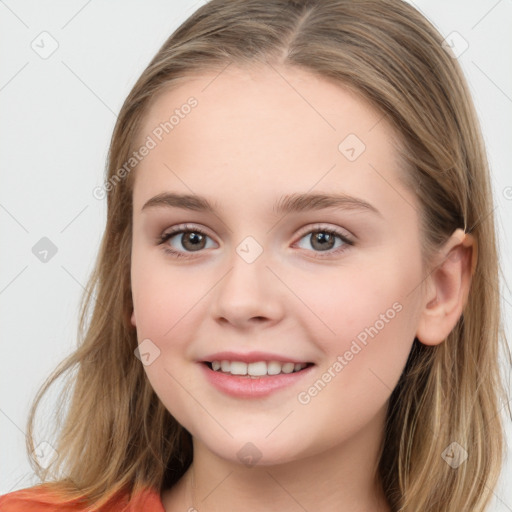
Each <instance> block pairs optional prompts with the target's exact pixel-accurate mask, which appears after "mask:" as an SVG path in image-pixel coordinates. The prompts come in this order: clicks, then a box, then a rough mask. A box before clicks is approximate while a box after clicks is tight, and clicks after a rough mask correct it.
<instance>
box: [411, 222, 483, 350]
mask: <svg viewBox="0 0 512 512" xmlns="http://www.w3.org/2000/svg"><path fill="white" fill-rule="evenodd" d="M476 259H477V246H476V241H475V239H474V237H473V236H472V235H470V234H468V233H464V231H463V230H462V229H457V230H456V231H455V232H454V233H453V234H452V236H451V237H450V238H449V240H448V241H447V242H446V243H445V245H444V246H443V248H442V249H441V251H440V253H439V263H438V264H437V265H436V267H435V268H434V270H433V272H432V273H431V274H430V276H429V277H428V280H429V282H428V286H427V287H426V289H427V290H428V291H427V292H426V293H425V295H424V306H423V310H422V312H421V316H420V318H419V322H418V328H417V331H416V337H417V338H418V339H419V341H420V342H421V343H423V344H424V345H438V344H440V343H442V342H443V341H444V340H445V339H446V337H447V336H448V335H449V334H450V332H451V331H452V330H453V328H454V327H455V325H456V324H457V322H458V320H459V318H460V316H461V315H462V312H463V310H464V306H465V305H466V302H467V299H468V296H469V289H470V285H471V278H472V276H473V274H474V272H475V268H476Z"/></svg>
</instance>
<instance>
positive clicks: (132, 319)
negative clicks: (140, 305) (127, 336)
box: [130, 310, 137, 327]
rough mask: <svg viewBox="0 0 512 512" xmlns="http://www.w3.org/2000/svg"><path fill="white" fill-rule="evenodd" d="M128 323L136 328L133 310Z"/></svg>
mask: <svg viewBox="0 0 512 512" xmlns="http://www.w3.org/2000/svg"><path fill="white" fill-rule="evenodd" d="M130 322H131V324H132V325H133V327H137V325H136V322H135V311H134V310H133V311H132V316H131V318H130Z"/></svg>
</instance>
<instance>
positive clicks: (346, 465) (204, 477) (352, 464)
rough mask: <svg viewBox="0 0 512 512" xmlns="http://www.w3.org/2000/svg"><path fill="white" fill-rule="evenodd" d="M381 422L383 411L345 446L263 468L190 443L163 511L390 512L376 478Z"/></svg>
mask: <svg viewBox="0 0 512 512" xmlns="http://www.w3.org/2000/svg"><path fill="white" fill-rule="evenodd" d="M384 421H385V409H384V410H383V411H381V413H379V417H378V421H377V418H376V421H374V422H372V423H370V424H369V425H367V428H366V429H364V430H361V431H359V432H357V433H356V434H355V435H354V436H353V437H351V438H350V439H348V440H347V441H346V442H345V443H342V444H340V445H337V446H333V447H332V448H331V449H330V450H328V451H325V452H322V453H316V454H315V455H312V456H308V457H304V458H301V459H298V460H293V461H290V462H287V463H284V464H275V465H267V466H261V465H260V466H259V465H255V466H245V465H243V464H240V463H237V462H233V461H231V460H227V459H224V458H221V457H219V456H217V455H216V454H215V453H213V452H211V451H210V450H209V449H208V448H207V447H206V446H205V445H204V444H202V443H201V442H199V441H198V440H197V439H195V438H194V441H193V442H194V461H193V463H192V464H191V466H190V467H189V468H188V470H187V472H186V473H185V474H184V475H183V477H182V478H181V479H180V480H179V482H178V483H177V484H176V485H175V486H174V487H173V488H171V489H169V490H166V491H164V492H163V493H162V503H163V505H164V508H165V510H166V512H171V511H172V510H191V511H193V510H194V511H201V512H220V511H222V512H231V511H238V510H245V511H248V512H251V511H260V510H268V511H279V512H285V511H288V510H289V511H292V510H293V511H295V510H300V509H303V510H322V512H331V511H332V512H334V511H336V512H339V511H340V510H341V511H343V512H368V511H372V512H389V511H390V510H391V509H390V508H389V505H388V504H387V502H386V499H385V497H384V493H383V491H382V487H381V485H380V481H379V478H378V476H377V465H378V459H379V456H380V448H381V442H382V432H383V429H384Z"/></svg>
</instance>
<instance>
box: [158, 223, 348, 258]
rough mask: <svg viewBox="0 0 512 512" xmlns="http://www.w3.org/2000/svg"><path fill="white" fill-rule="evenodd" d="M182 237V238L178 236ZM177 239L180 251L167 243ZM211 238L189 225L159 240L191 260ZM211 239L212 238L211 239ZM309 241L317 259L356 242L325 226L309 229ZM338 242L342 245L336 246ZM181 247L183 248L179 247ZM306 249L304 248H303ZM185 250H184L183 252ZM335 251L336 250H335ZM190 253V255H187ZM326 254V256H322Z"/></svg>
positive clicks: (167, 249)
mask: <svg viewBox="0 0 512 512" xmlns="http://www.w3.org/2000/svg"><path fill="white" fill-rule="evenodd" d="M178 235H180V236H178ZM173 238H176V240H177V242H175V243H177V245H178V250H176V249H175V248H172V244H168V243H167V242H169V241H172V239H173ZM208 238H210V236H209V235H208V234H207V233H206V232H205V231H204V230H203V229H201V228H200V227H198V226H193V225H189V224H184V225H180V226H176V228H175V229H173V230H171V231H169V232H167V233H164V234H163V235H162V236H161V237H160V238H159V239H158V243H159V245H162V246H163V250H164V251H165V252H166V253H167V254H170V255H171V256H173V257H176V258H190V257H193V255H192V254H191V253H194V252H200V251H201V250H202V249H207V248H208V247H207V239H208ZM210 239H211V238H210ZM303 239H305V240H308V241H309V244H310V246H311V247H312V249H308V248H307V247H306V249H308V250H312V252H314V253H317V254H315V255H314V257H315V258H325V257H328V256H332V255H335V254H339V253H341V252H344V251H346V250H348V247H349V246H352V245H354V242H353V241H352V240H351V239H350V238H348V236H347V235H346V234H345V233H342V232H341V231H339V230H337V229H334V228H330V227H325V226H314V229H311V228H309V230H308V231H304V232H303V234H302V236H301V238H300V240H303ZM336 240H339V241H340V243H338V245H337V246H336ZM179 246H181V248H180V247H179ZM210 248H211V247H210ZM302 248H304V247H302ZM182 249H184V250H182ZM333 249H334V250H333ZM187 253H189V254H187ZM321 253H326V254H321Z"/></svg>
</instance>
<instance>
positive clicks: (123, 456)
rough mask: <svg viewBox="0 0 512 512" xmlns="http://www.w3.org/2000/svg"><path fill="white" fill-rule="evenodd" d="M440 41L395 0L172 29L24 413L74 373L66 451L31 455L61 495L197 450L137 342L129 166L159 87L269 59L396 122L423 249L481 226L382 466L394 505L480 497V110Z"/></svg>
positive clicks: (340, 2) (157, 478) (495, 328)
mask: <svg viewBox="0 0 512 512" xmlns="http://www.w3.org/2000/svg"><path fill="white" fill-rule="evenodd" d="M442 42H443V38H442V36H441V35H440V34H439V33H438V32H437V30H436V29H435V28H434V27H433V26H432V24H431V23H430V22H429V21H427V20H426V19H425V18H424V17H423V16H422V15H420V14H419V13H418V12H417V11H416V10H415V9H414V8H413V7H411V6H410V5H409V4H407V3H405V2H403V1H401V0H212V1H210V2H209V3H207V4H206V5H204V6H202V7H201V8H200V9H198V10H197V11H196V12H195V13H194V14H192V15H191V16H190V17H189V18H188V19H187V20H186V21H185V22H184V23H183V24H182V25H181V26H180V27H179V28H178V29H177V30H176V31H175V32H174V33H173V34H172V35H171V36H170V37H169V39H168V40H167V41H166V42H165V43H164V45H163V46H162V47H161V49H160V50H159V51H158V53H157V54H156V56H155V57H154V58H153V60H152V61H151V62H150V64H149V65H148V67H147V68H146V69H145V71H144V72H143V73H142V75H141V77H140V78H139V79H138V81H137V82H136V84H135V85H134V87H133V89H132V91H131V92H130V94H129V95H128V97H127V99H126V101H125V102H124V105H123V107H122V109H121V111H120V113H119V117H118V120H117V124H116V126H115V129H114V133H113V136H112V140H111V146H110V152H109V158H108V169H107V175H106V184H107V185H108V186H106V187H105V192H106V196H107V202H108V215H107V223H106V228H105V232H104V235H103V239H102V244H101V248H100V251H99V255H98V259H97V262H96V266H95V269H94V271H93V273H92V275H91V277H90V280H89V283H88V286H87V290H86V293H84V296H83V302H82V304H81V317H80V324H79V331H78V335H79V346H78V348H77V350H76V351H75V352H74V353H73V354H72V355H71V356H69V357H68V358H67V359H66V360H64V361H63V363H62V364H61V365H60V366H59V367H58V368H57V369H56V371H55V372H54V373H53V374H52V375H51V376H50V377H49V378H48V380H47V381H46V382H45V384H44V385H43V387H42V388H41V389H40V391H39V392H38V394H37V396H36V398H35V401H34V403H33V405H32V408H31V412H30V417H29V420H28V428H27V432H28V435H27V449H28V450H29V452H30V453H31V452H32V450H33V449H34V442H33V438H32V435H33V428H34V418H35V413H36V409H37V407H38V404H39V402H40V400H41V398H42V396H43V395H44V394H45V393H46V392H47V390H48V388H49V387H50V386H51V385H52V384H53V383H54V382H55V381H56V380H57V379H58V378H60V377H61V376H64V375H67V376H68V379H69V393H70V395H71V398H70V401H69V403H68V402H66V404H67V405H68V410H67V411H66V414H65V421H64V422H63V425H62V429H61V431H60V432H59V435H58V442H57V444H56V449H57V452H58V454H59V457H58V459H57V461H56V462H55V463H54V464H53V465H52V466H50V467H49V468H48V469H47V470H44V469H43V468H38V467H35V468H34V469H35V470H36V471H37V472H38V475H39V476H40V478H41V479H42V480H43V481H47V482H49V483H48V489H52V490H54V491H55V493H56V496H60V497H61V498H62V499H64V498H66V499H71V498H73V497H79V496H83V497H86V498H87V501H88V503H89V505H91V504H92V505H95V506H100V505H101V504H103V503H105V502H107V501H108V500H109V499H111V498H112V497H113V496H114V495H115V494H116V493H118V491H129V493H130V492H131V493H132V495H134V494H136V493H137V492H139V491H140V490H142V489H143V488H146V487H154V488H156V489H162V488H163V487H164V486H165V487H167V486H170V485H172V484H174V483H175V482H176V481H177V480H178V479H179V478H180V477H181V476H182V475H183V474H184V472H185V471H186V469H187V467H188V466H189V465H190V463H191V460H192V450H191V438H190V434H189V433H188V432H187V431H186V430H185V429H184V428H183V427H181V425H179V424H178V423H177V421H176V420H175V419H174V418H173V417H172V416H171V414H170V413H169V412H168V411H167V410H166V409H165V407H164V406H163V404H162V403H161V402H160V401H159V399H158V398H157V396H156V395H155V393H154V392H153V390H152V388H151V386H150V384H149V381H148V379H147V378H146V375H145V372H144V369H143V366H142V365H141V364H140V361H139V360H138V359H137V358H136V357H135V356H134V350H135V348H136V347H137V336H136V331H135V329H134V328H133V327H132V326H131V324H130V315H131V312H132V308H133V304H132V297H131V284H130V261H131V260H130V258H131V242H132V193H133V176H134V173H135V172H136V169H134V170H133V171H131V172H128V173H127V177H126V176H125V174H126V173H120V169H121V168H122V167H123V166H124V165H125V163H126V162H127V161H128V160H129V158H130V156H131V154H132V152H133V151H134V149H135V141H136V140H137V139H138V138H139V137H140V136H141V134H140V128H141V123H142V120H143V119H144V116H145V114H146V113H147V111H148V108H149V106H150V104H151V102H152V101H154V99H155V98H156V97H157V95H158V94H161V93H163V92H164V91H168V90H170V89H171V88H172V86H173V84H176V83H180V82H182V81H183V80H186V79H187V76H192V75H193V74H201V73H202V72H204V71H206V70H219V72H220V71H221V70H222V69H223V68H224V67H226V66H227V65H235V66H249V67H250V66H254V65H256V64H264V65H265V64H272V63H276V64H284V65H286V66H291V67H297V68H301V69H303V70H305V71H308V72H311V73H314V74H316V75H318V76H320V77H323V78H325V79H329V80H332V81H335V82H336V83H339V84H340V85H342V86H344V87H348V88H350V89H351V90H353V91H355V92H357V93H358V94H361V95H363V96H364V97H365V98H366V99H367V100H368V101H370V102H371V104H372V105H374V107H375V108H376V109H378V110H379V111H380V112H381V113H382V115H385V116H386V118H387V120H388V121H389V122H391V123H392V125H393V126H394V127H395V128H396V129H397V131H398V133H399V134H401V136H402V139H403V150H402V151H401V157H402V159H403V162H404V163H405V165H406V166H407V168H408V174H407V179H408V184H409V186H410V187H411V189H412V190H414V191H415V193H416V195H417V197H418V200H419V202H420V204H421V221H422V225H421V228H422V235H423V249H424V250H423V255H424V257H425V261H426V262H428V261H429V258H430V256H431V255H432V254H433V252H434V251H435V250H436V249H437V248H439V247H440V245H441V244H442V243H443V242H444V241H445V240H446V239H447V237H448V236H449V235H450V234H451V233H452V232H453V231H454V230H455V229H456V228H463V229H465V231H466V232H468V233H471V234H472V235H473V237H474V238H475V241H476V244H477V246H478V263H477V267H476V270H475V274H474V276H473V281H472V284H471V288H470V293H469V298H468V301H467V303H466V305H465V308H464V311H463V314H462V316H461V318H460V320H459V322H458V323H457V325H456V327H455V328H454V329H453V331H452V332H451V333H450V335H449V336H448V337H447V339H446V340H445V341H444V342H443V343H441V344H440V345H438V346H434V347H427V346H425V345H422V344H421V343H420V342H419V341H418V340H415V341H414V344H413V347H412V350H411V353H410V357H409V360H408V362H407V365H406V368H405V370H404V372H403V374H402V376H401V378H400V381H399V383H398V385H397V387H396V389H395V390H394V391H393V393H392V395H391V397H390V401H389V411H388V419H387V424H386V432H385V442H384V443H383V447H382V456H381V459H380V464H379V468H378V470H379V475H380V478H381V480H382V482H383V485H384V490H385V493H386V496H387V499H388V501H389V503H390V505H391V508H392V510H394V511H403V512H405V511H407V512H409V511H410V512H417V511H419V510H421V511H422V512H440V511H457V512H458V511H460V510H467V511H469V510H471V511H473V512H477V511H483V510H485V508H486V506H487V504H488V503H489V501H490V498H491V496H492V489H493V488H494V487H495V485H496V482H497V479H498V476H499V472H500V469H501V463H502V457H503V446H504V439H503V428H502V424H501V420H500V416H499V411H500V409H501V405H500V400H501V399H502V398H503V397H504V396H505V391H504V388H503V384H502V378H501V376H500V371H499V364H498V358H499V340H500V339H502V340H504V341H505V336H504V332H503V328H502V324H501V318H500V303H499V295H498V294H499V291H498V290H499V287H498V278H499V264H498V257H497V248H496V239H495V226H494V217H493V202H492V195H491V187H490V179H489V171H488V163H487V160H486V152H485V148H484V144H483V140H482V136H481V132H480V127H479V122H478V118H477V116H476V113H475V109H474V106H473V103H472V100H471V98H470V94H469V90H468V86H467V84H466V81H465V78H464V76H463V73H462V71H461V68H460V66H459V64H458V62H457V60H456V59H455V58H453V56H452V55H450V54H449V53H448V52H447V51H446V50H445V48H443V45H442ZM120 176H121V179H120ZM505 346H506V343H505ZM74 370H76V371H74ZM453 442H457V443H458V444H459V445H461V446H462V447H463V448H464V449H465V450H466V451H467V452H468V455H469V456H468V458H467V460H466V461H465V462H464V463H463V464H462V465H460V467H458V468H457V469H454V468H453V467H451V466H450V465H449V464H447V463H446V462H445V460H443V458H442V456H441V455H442V453H443V452H444V451H445V449H446V448H447V447H449V445H450V444H451V443H453Z"/></svg>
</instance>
